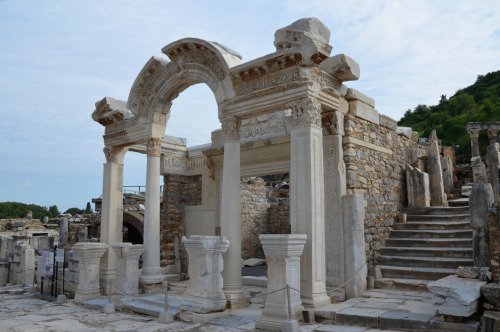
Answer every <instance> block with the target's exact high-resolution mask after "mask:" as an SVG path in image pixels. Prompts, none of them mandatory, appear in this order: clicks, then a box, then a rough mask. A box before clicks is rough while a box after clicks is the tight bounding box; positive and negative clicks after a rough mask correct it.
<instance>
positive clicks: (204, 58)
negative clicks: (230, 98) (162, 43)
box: [164, 42, 227, 81]
mask: <svg viewBox="0 0 500 332" xmlns="http://www.w3.org/2000/svg"><path fill="white" fill-rule="evenodd" d="M164 52H165V54H167V55H168V57H169V58H170V60H172V61H173V62H176V63H177V64H178V65H179V67H180V68H182V67H183V66H185V65H187V64H199V65H201V66H203V67H204V68H206V69H207V70H208V71H210V72H211V73H212V74H213V75H214V76H215V77H216V78H217V80H219V81H222V80H223V79H224V78H226V75H227V72H226V69H225V68H224V65H223V64H222V61H221V60H220V59H219V57H218V56H217V55H216V54H215V53H214V52H213V51H212V50H210V49H208V47H206V46H204V45H202V44H201V43H196V42H185V43H183V44H181V45H178V47H174V48H171V49H168V50H164Z"/></svg>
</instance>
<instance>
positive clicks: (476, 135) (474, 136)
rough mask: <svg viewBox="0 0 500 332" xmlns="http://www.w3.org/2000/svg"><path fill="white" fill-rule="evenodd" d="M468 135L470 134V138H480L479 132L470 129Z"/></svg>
mask: <svg viewBox="0 0 500 332" xmlns="http://www.w3.org/2000/svg"><path fill="white" fill-rule="evenodd" d="M467 133H468V134H469V136H470V138H478V137H479V130H475V129H469V130H467Z"/></svg>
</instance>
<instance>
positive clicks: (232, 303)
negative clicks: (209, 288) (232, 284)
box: [222, 287, 250, 309]
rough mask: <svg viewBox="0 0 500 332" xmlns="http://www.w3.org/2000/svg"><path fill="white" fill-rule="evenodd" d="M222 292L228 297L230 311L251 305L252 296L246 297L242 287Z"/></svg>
mask: <svg viewBox="0 0 500 332" xmlns="http://www.w3.org/2000/svg"><path fill="white" fill-rule="evenodd" d="M222 290H223V291H224V295H225V296H226V300H227V306H228V308H229V309H238V308H243V307H246V306H248V305H249V304H250V296H249V295H248V296H245V294H244V293H243V290H242V289H241V287H239V288H231V289H222Z"/></svg>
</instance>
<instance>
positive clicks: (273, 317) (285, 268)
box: [255, 234, 307, 331]
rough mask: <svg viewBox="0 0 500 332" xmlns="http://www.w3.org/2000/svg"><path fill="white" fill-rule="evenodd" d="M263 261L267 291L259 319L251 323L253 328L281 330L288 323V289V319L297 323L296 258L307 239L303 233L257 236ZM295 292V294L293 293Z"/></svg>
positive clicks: (300, 304) (298, 310)
mask: <svg viewBox="0 0 500 332" xmlns="http://www.w3.org/2000/svg"><path fill="white" fill-rule="evenodd" d="M259 239H260V242H261V243H262V248H263V249H264V254H265V255H266V261H267V275H268V279H267V292H268V293H269V294H268V295H267V298H266V304H265V307H264V308H263V309H262V317H261V318H260V319H259V320H258V321H257V322H256V323H255V328H257V329H263V330H271V331H276V330H278V331H281V327H282V325H283V323H284V322H285V321H286V320H288V318H289V317H288V299H287V292H286V289H283V290H281V291H279V292H274V293H271V292H273V291H275V290H278V289H282V288H285V287H286V286H287V285H288V286H290V288H292V289H290V304H291V314H292V316H291V317H290V319H293V320H300V316H301V312H302V310H303V309H304V308H303V306H302V303H301V300H300V294H299V292H298V291H300V255H302V251H303V250H304V244H305V243H306V240H307V235H305V234H261V235H259ZM297 290H298V291H297Z"/></svg>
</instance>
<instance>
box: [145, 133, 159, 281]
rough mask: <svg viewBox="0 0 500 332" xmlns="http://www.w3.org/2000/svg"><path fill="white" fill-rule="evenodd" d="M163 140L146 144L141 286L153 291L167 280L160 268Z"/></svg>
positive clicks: (155, 139) (149, 141)
mask: <svg viewBox="0 0 500 332" xmlns="http://www.w3.org/2000/svg"><path fill="white" fill-rule="evenodd" d="M161 141H162V139H161V138H156V137H155V138H150V139H148V140H147V142H146V154H147V168H146V209H145V212H144V256H143V257H144V261H143V265H142V275H141V277H140V278H139V281H140V283H141V286H142V287H143V288H145V289H151V288H154V287H156V286H160V284H161V283H162V282H163V280H165V276H164V275H163V274H162V272H161V268H160V155H161Z"/></svg>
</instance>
